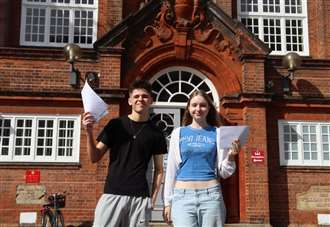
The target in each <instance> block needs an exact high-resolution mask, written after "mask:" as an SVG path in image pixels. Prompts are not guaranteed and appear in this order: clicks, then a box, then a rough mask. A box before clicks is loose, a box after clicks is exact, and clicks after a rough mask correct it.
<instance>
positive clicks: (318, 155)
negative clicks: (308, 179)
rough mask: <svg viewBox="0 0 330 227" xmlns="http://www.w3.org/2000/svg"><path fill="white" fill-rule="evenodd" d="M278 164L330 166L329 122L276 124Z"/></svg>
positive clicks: (282, 121) (285, 122)
mask: <svg viewBox="0 0 330 227" xmlns="http://www.w3.org/2000/svg"><path fill="white" fill-rule="evenodd" d="M278 123H279V124H278V130H279V147H280V163H281V165H284V166H330V122H303V121H294V122H293V121H292V122H290V121H284V120H280V121H279V122H278Z"/></svg>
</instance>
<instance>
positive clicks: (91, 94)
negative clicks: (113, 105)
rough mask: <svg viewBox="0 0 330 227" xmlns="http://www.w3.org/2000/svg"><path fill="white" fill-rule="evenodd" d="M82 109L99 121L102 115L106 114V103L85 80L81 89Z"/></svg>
mask: <svg viewBox="0 0 330 227" xmlns="http://www.w3.org/2000/svg"><path fill="white" fill-rule="evenodd" d="M81 97H82V102H83V105H84V111H85V112H90V113H91V114H92V115H93V116H94V117H95V119H96V121H99V120H100V119H101V118H102V117H103V116H105V115H107V114H108V105H107V104H106V103H105V102H104V101H103V100H102V99H101V98H100V96H98V95H97V94H96V93H95V91H94V90H93V89H92V88H91V87H90V86H89V84H88V83H87V81H86V82H85V85H84V87H83V89H82V90H81Z"/></svg>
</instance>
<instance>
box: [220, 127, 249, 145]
mask: <svg viewBox="0 0 330 227" xmlns="http://www.w3.org/2000/svg"><path fill="white" fill-rule="evenodd" d="M248 134H249V126H246V125H241V126H220V148H221V149H227V148H230V147H231V146H232V143H233V142H234V141H235V140H239V141H240V143H241V145H244V144H245V143H246V142H247V138H248Z"/></svg>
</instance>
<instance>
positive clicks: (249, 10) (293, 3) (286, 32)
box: [237, 0, 309, 56]
mask: <svg viewBox="0 0 330 227" xmlns="http://www.w3.org/2000/svg"><path fill="white" fill-rule="evenodd" d="M237 1H238V19H239V20H240V21H241V22H242V23H243V24H244V25H245V26H246V27H247V29H249V30H250V31H251V32H252V33H253V34H255V36H257V37H258V38H259V39H260V40H262V41H264V42H265V44H267V45H268V46H269V48H270V49H271V50H272V54H279V55H283V54H286V53H287V52H292V51H293V52H297V53H298V54H300V55H305V56H306V55H309V47H308V24H307V0H237Z"/></svg>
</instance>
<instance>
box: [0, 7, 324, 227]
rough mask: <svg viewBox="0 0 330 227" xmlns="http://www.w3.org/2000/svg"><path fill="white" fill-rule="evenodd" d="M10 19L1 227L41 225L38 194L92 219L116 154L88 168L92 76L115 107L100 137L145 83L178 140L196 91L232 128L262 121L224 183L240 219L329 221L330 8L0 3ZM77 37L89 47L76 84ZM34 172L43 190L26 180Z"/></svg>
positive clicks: (70, 217) (0, 92)
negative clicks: (70, 54)
mask: <svg viewBox="0 0 330 227" xmlns="http://www.w3.org/2000/svg"><path fill="white" fill-rule="evenodd" d="M0 19H1V20H0V226H17V224H18V223H19V217H20V214H21V213H22V212H30V213H34V212H35V213H37V223H40V214H39V213H38V212H39V209H40V207H41V205H40V200H37V199H36V198H35V196H34V197H33V196H31V195H27V192H26V190H28V189H27V187H26V186H31V185H34V186H38V187H39V186H40V187H41V188H42V189H45V190H46V191H47V192H56V191H66V192H67V203H66V207H65V208H63V214H64V218H65V222H66V223H67V224H72V225H79V224H82V223H89V222H90V221H92V219H93V212H94V208H95V205H96V202H97V200H98V198H99V196H100V195H101V193H102V190H103V183H104V179H105V176H106V172H107V169H106V167H107V162H108V157H107V158H103V160H102V162H100V163H98V164H92V163H91V162H90V161H89V157H88V154H87V150H86V135H85V131H84V130H83V129H82V128H81V127H82V126H81V123H80V121H81V119H80V115H81V113H82V112H83V106H82V102H81V96H80V91H81V88H82V86H83V84H84V80H85V76H86V75H87V74H88V73H89V72H93V73H96V74H97V75H98V78H99V85H98V87H97V88H95V90H96V92H97V93H98V94H99V95H100V96H101V97H102V98H103V99H104V100H105V101H106V102H107V103H108V104H109V115H108V116H107V117H105V118H103V119H102V120H101V122H100V123H99V125H98V127H97V128H96V129H95V131H97V132H98V131H99V130H100V129H101V128H102V127H103V126H104V124H106V122H107V121H108V120H109V119H111V118H113V117H117V116H119V115H122V114H126V113H128V112H129V109H128V105H127V104H126V103H127V102H126V96H127V87H128V85H129V84H130V83H131V82H132V81H133V80H134V79H136V78H137V77H139V78H144V79H148V80H150V82H151V83H152V84H153V91H154V93H155V103H154V106H153V112H154V114H155V116H157V115H159V116H161V117H160V119H163V120H164V121H165V124H167V127H165V128H164V130H165V133H167V134H168V133H170V130H171V129H173V127H176V126H179V123H178V122H180V117H181V114H180V112H181V110H182V108H183V107H184V104H185V101H186V99H187V96H188V94H189V92H190V91H191V90H193V89H204V90H206V91H207V92H208V93H209V94H210V96H211V97H212V98H213V100H214V101H215V103H216V104H217V105H218V107H219V113H220V114H221V116H222V117H223V118H224V119H225V120H226V123H227V124H228V125H249V126H250V136H249V140H248V143H247V145H245V146H244V147H243V148H242V151H241V153H240V154H239V157H238V159H237V164H238V171H237V172H236V174H235V175H234V176H233V177H232V178H230V179H229V180H226V181H223V186H224V197H225V201H226V205H227V223H234V224H243V223H244V224H248V225H250V226H269V225H272V226H274V227H281V226H317V224H321V223H326V222H327V221H326V219H328V220H329V216H330V174H329V173H330V158H329V156H330V142H329V141H330V90H329V84H330V79H329V77H328V76H329V75H330V41H329V40H330V23H329V22H330V1H327V0H301V1H299V0H297V1H284V0H274V1H261V0H252V1H245V0H216V1H211V0H205V1H197V0H195V1H193V0H176V1H174V0H173V1H165V0H164V1H158V0H151V1H141V0H124V1H119V0H89V1H85V0H76V1H72V0H71V1H70V0H52V1H51V0H37V1H30V0H0ZM244 25H245V26H244ZM69 42H75V43H77V44H79V45H80V46H81V47H82V56H81V58H80V59H79V60H78V61H77V62H76V63H75V66H76V68H77V69H78V70H79V72H80V77H81V80H80V82H79V83H78V84H77V86H74V87H72V86H71V85H70V84H69V83H68V81H69V74H70V65H69V64H68V63H67V62H66V61H65V58H64V54H63V46H64V45H65V44H67V43H69ZM289 52H296V53H298V54H299V55H300V56H301V58H302V64H301V66H300V67H298V68H297V69H296V70H295V71H294V78H293V79H292V80H288V78H286V77H287V75H288V73H289V72H288V70H287V68H286V67H283V66H282V59H283V57H284V56H285V55H286V54H287V53H289ZM285 81H286V82H289V83H285ZM285 89H287V90H285ZM166 116H167V118H166ZM165 119H170V122H166V120H165ZM172 121H173V122H172ZM254 156H258V157H257V161H256V159H254ZM258 160H259V162H258ZM27 170H39V171H40V182H38V183H26V179H25V175H26V171H27ZM20 187H22V188H23V189H24V190H25V191H24V190H23V192H22V191H20V190H19V188H20ZM24 193H25V195H24V196H25V197H24V196H23V195H22V194H24ZM30 193H31V191H30ZM158 205H159V207H157V209H158V211H157V209H156V212H160V210H161V201H160V202H159V204H158ZM157 215H158V216H157ZM154 217H155V220H158V219H159V214H157V213H156V214H155V216H154ZM328 222H329V221H328Z"/></svg>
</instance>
